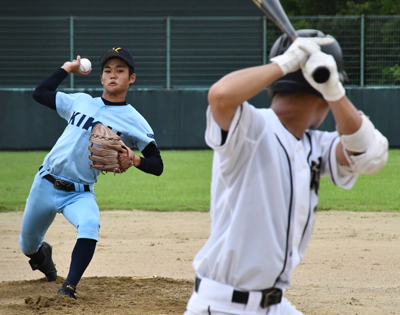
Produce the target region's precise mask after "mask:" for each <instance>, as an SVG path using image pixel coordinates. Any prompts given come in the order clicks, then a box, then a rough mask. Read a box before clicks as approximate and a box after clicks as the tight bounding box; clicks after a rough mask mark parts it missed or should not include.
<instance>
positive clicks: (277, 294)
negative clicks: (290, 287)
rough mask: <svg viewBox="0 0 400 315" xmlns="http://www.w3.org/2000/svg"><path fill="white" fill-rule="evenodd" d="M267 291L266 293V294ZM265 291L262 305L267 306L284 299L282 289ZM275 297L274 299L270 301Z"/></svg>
mask: <svg viewBox="0 0 400 315" xmlns="http://www.w3.org/2000/svg"><path fill="white" fill-rule="evenodd" d="M264 292H265V294H264ZM264 292H263V297H262V299H261V303H260V304H261V307H262V308H267V307H268V306H271V305H275V304H278V303H280V302H281V300H282V290H281V289H278V288H273V289H268V290H266V291H264ZM272 298H273V300H272V301H270V300H271V299H272Z"/></svg>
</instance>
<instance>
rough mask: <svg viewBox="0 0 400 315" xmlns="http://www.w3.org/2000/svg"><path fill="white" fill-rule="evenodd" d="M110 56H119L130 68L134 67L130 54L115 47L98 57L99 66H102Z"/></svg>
mask: <svg viewBox="0 0 400 315" xmlns="http://www.w3.org/2000/svg"><path fill="white" fill-rule="evenodd" d="M110 58H120V59H122V60H123V61H125V62H126V64H127V65H128V67H129V68H132V70H134V69H135V60H133V57H132V54H131V53H130V52H129V51H127V50H126V49H123V48H121V47H117V48H113V49H111V50H109V51H106V52H105V53H104V54H103V56H101V58H100V65H101V67H104V64H105V63H106V61H107V60H108V59H110Z"/></svg>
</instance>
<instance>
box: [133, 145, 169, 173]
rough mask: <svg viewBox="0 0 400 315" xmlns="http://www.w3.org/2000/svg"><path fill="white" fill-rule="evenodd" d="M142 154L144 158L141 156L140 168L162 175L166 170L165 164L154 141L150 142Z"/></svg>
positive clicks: (146, 171)
mask: <svg viewBox="0 0 400 315" xmlns="http://www.w3.org/2000/svg"><path fill="white" fill-rule="evenodd" d="M142 154H143V155H144V158H142V157H141V158H140V159H141V160H142V161H141V164H140V165H139V166H138V169H140V170H141V171H143V172H145V173H149V174H153V175H156V176H160V175H161V174H162V172H163V170H164V164H163V161H162V159H161V154H160V151H159V150H158V148H157V146H156V145H155V144H154V143H153V142H151V143H149V144H148V145H147V146H146V147H145V148H144V150H143V151H142Z"/></svg>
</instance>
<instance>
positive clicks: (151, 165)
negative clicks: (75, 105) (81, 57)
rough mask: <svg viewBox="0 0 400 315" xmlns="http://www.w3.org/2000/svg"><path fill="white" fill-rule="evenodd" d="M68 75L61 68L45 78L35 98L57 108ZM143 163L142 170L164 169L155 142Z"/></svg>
mask: <svg viewBox="0 0 400 315" xmlns="http://www.w3.org/2000/svg"><path fill="white" fill-rule="evenodd" d="M67 76H68V72H67V71H65V70H64V69H62V68H60V69H58V70H56V71H55V72H54V73H52V74H51V75H49V76H48V77H47V78H45V79H44V80H43V81H42V82H40V83H39V85H38V86H37V87H36V88H35V90H33V92H32V97H33V99H34V100H35V101H36V102H38V103H40V104H42V105H45V106H47V107H49V108H51V109H53V110H56V109H57V108H56V94H57V91H56V89H57V87H58V86H59V85H60V83H61V82H62V81H63V80H64V79H65V78H66V77H67ZM142 154H143V156H144V158H143V157H141V160H142V161H141V164H140V166H139V167H138V169H140V170H141V171H143V172H145V173H149V174H154V175H157V176H160V175H161V174H162V172H163V170H164V164H163V161H162V159H161V154H160V151H159V150H158V148H157V146H156V145H155V144H154V143H152V142H151V143H149V144H148V145H147V146H146V147H145V148H144V150H143V151H142Z"/></svg>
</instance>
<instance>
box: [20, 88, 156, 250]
mask: <svg viewBox="0 0 400 315" xmlns="http://www.w3.org/2000/svg"><path fill="white" fill-rule="evenodd" d="M56 107H57V112H58V114H59V115H60V116H61V117H62V118H64V119H65V120H66V121H67V122H68V125H67V127H66V128H65V130H64V132H63V134H62V135H61V136H60V138H59V139H58V141H57V142H56V144H55V145H54V147H53V148H52V150H51V151H50V152H49V153H48V154H47V155H46V157H45V159H44V162H43V165H42V166H41V167H40V169H39V172H38V173H37V174H36V176H35V180H34V182H33V185H32V188H31V191H30V194H29V197H28V199H27V202H26V206H25V212H24V218H23V221H22V227H21V235H20V246H21V249H22V251H23V252H24V253H25V254H32V253H35V252H36V251H37V250H38V246H39V245H40V244H41V243H42V241H43V238H44V235H45V233H46V231H47V229H48V228H49V226H50V224H51V223H52V222H53V220H54V218H55V216H56V214H57V213H63V215H64V216H65V217H66V218H67V220H68V221H69V222H71V223H72V224H73V225H74V226H75V227H76V229H77V231H78V236H77V237H78V238H82V239H93V240H96V241H97V240H98V233H99V229H100V213H99V208H98V205H97V203H96V198H95V195H94V183H96V182H97V176H98V175H99V174H100V171H98V170H96V169H93V168H91V167H90V164H91V162H92V161H91V160H90V159H89V153H90V151H89V149H88V146H89V145H90V141H89V137H90V134H91V131H92V128H93V127H94V126H95V125H96V124H97V123H100V122H101V123H102V124H104V125H105V126H108V127H110V128H111V129H112V130H113V131H114V132H115V133H116V134H118V135H119V136H120V137H121V138H122V140H123V141H124V143H125V144H126V145H127V146H129V147H131V148H133V147H137V148H138V149H139V150H140V151H142V150H143V149H144V148H145V147H146V146H147V145H148V144H149V143H151V142H154V144H156V143H155V140H154V135H153V130H152V129H151V127H150V125H149V124H148V123H147V121H146V120H145V119H144V118H143V116H142V115H141V114H140V113H139V112H138V111H136V109H134V108H133V107H132V106H131V105H105V104H104V102H103V100H102V99H101V97H95V98H93V97H92V96H90V95H88V94H85V93H74V94H66V93H63V92H57V94H56ZM46 175H51V176H52V177H54V178H56V179H58V180H64V181H67V182H70V183H71V184H72V185H73V186H74V189H73V190H74V191H70V192H67V191H63V190H58V189H54V187H55V186H54V185H53V183H51V182H49V181H48V180H46V179H44V178H45V176H46ZM85 186H87V187H86V189H85Z"/></svg>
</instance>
